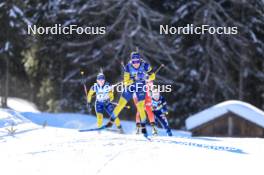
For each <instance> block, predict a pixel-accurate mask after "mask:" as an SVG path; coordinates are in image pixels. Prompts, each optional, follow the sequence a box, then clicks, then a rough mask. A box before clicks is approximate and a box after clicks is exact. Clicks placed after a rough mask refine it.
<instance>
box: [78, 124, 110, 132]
mask: <svg viewBox="0 0 264 175" xmlns="http://www.w3.org/2000/svg"><path fill="white" fill-rule="evenodd" d="M106 128H107V127H106V125H103V126H101V127H99V128H90V129H80V130H79V132H90V131H100V130H104V129H106Z"/></svg>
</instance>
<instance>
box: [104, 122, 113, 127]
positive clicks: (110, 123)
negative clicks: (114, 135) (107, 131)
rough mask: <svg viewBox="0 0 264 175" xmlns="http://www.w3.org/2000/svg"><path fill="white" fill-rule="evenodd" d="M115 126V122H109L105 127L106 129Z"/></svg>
mask: <svg viewBox="0 0 264 175" xmlns="http://www.w3.org/2000/svg"><path fill="white" fill-rule="evenodd" d="M112 126H113V121H112V120H109V122H108V123H107V124H106V125H105V128H111V127H112Z"/></svg>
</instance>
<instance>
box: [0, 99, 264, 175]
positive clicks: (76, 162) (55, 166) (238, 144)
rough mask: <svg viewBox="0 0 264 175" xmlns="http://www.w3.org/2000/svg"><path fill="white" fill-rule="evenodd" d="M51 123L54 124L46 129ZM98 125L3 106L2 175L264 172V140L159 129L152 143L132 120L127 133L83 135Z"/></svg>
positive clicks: (88, 120)
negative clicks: (12, 131) (10, 130)
mask: <svg viewBox="0 0 264 175" xmlns="http://www.w3.org/2000/svg"><path fill="white" fill-rule="evenodd" d="M229 103H230V104H234V102H229ZM21 105H22V106H23V104H21ZM27 105H28V104H24V106H27ZM217 106H218V107H221V106H225V104H219V105H217ZM246 108H248V107H246ZM45 121H47V124H48V125H47V127H45V128H43V127H42V126H41V125H42V124H43V122H45ZM95 121H96V119H95V117H94V116H91V115H84V114H71V113H58V114H54V113H41V112H18V111H14V110H12V109H1V108H0V162H2V164H3V165H4V166H1V169H0V172H1V174H8V175H19V174H27V175H36V174H37V175H47V174H49V175H58V174H62V175H72V174H77V175H87V174H89V175H90V174H91V175H96V174H97V175H104V174H105V175H107V174H115V175H123V174H126V175H136V174H185V175H189V174H190V175H193V174H203V175H211V174H212V173H213V174H216V175H223V174H241V173H242V174H249V173H250V174H261V173H262V171H263V168H262V164H263V163H262V162H263V157H264V139H261V138H215V137H191V136H190V135H189V134H188V133H187V132H184V131H175V130H174V131H173V134H174V136H173V137H167V136H164V135H165V134H164V132H163V133H162V130H159V131H160V133H161V135H163V136H158V137H150V140H148V139H146V138H144V137H143V136H142V135H135V134H133V131H134V129H135V123H134V122H129V121H122V124H123V127H124V129H125V131H126V134H118V133H113V132H109V131H101V132H78V131H77V129H81V128H85V127H87V128H89V127H94V126H95ZM12 123H14V124H15V125H14V129H16V132H15V134H14V135H13V136H12V135H9V134H8V131H7V129H8V128H10V125H11V124H12ZM38 124H39V125H38ZM69 128H70V129H69ZM149 129H150V128H148V130H149ZM149 131H150V130H149Z"/></svg>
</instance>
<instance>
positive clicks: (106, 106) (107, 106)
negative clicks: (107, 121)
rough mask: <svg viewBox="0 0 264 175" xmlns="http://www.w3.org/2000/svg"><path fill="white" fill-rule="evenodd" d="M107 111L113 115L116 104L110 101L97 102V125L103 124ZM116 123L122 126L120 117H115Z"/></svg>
mask: <svg viewBox="0 0 264 175" xmlns="http://www.w3.org/2000/svg"><path fill="white" fill-rule="evenodd" d="M104 111H106V112H107V113H108V115H110V116H111V115H112V113H113V111H114V105H113V104H112V103H111V102H110V101H106V102H100V101H96V102H95V112H96V118H97V127H101V126H102V125H103V113H104ZM115 124H116V126H117V127H119V126H120V119H119V118H116V119H115Z"/></svg>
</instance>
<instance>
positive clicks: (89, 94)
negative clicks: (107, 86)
mask: <svg viewBox="0 0 264 175" xmlns="http://www.w3.org/2000/svg"><path fill="white" fill-rule="evenodd" d="M94 93H95V91H94V90H93V88H91V89H90V90H89V92H88V94H87V102H88V103H91V101H92V97H93V94H94Z"/></svg>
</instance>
